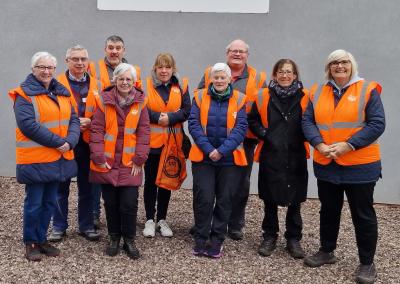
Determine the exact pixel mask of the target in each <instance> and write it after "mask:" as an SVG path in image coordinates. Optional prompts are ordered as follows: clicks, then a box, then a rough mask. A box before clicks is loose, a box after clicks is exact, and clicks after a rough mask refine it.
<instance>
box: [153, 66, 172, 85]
mask: <svg viewBox="0 0 400 284" xmlns="http://www.w3.org/2000/svg"><path fill="white" fill-rule="evenodd" d="M155 72H156V77H157V79H158V80H160V81H161V82H162V83H163V84H166V83H168V82H169V80H170V79H171V77H172V73H173V70H172V67H171V66H168V65H166V64H163V65H161V66H157V67H156V70H155Z"/></svg>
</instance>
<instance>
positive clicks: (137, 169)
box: [100, 161, 142, 176]
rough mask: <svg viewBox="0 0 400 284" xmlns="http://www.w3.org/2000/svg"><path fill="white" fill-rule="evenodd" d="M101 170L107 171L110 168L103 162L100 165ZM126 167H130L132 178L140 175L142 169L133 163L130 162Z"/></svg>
mask: <svg viewBox="0 0 400 284" xmlns="http://www.w3.org/2000/svg"><path fill="white" fill-rule="evenodd" d="M100 166H101V167H103V168H106V169H109V170H111V166H110V164H109V163H107V162H105V163H104V164H101V165H100ZM128 166H132V170H131V175H132V176H137V175H138V174H140V172H141V171H142V167H141V166H138V165H136V164H135V163H133V162H132V161H131V162H130V163H129V165H128Z"/></svg>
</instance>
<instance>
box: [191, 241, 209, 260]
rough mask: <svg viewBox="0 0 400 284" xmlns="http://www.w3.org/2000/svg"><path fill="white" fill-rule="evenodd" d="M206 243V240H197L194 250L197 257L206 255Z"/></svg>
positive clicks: (193, 252)
mask: <svg viewBox="0 0 400 284" xmlns="http://www.w3.org/2000/svg"><path fill="white" fill-rule="evenodd" d="M205 253H206V241H205V240H200V239H199V240H195V242H194V247H193V249H192V254H193V255H195V256H202V255H206V254H205Z"/></svg>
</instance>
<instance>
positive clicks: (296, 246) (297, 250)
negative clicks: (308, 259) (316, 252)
mask: <svg viewBox="0 0 400 284" xmlns="http://www.w3.org/2000/svg"><path fill="white" fill-rule="evenodd" d="M286 249H287V251H288V252H289V254H290V255H291V256H292V257H293V258H304V257H305V253H304V250H303V248H302V247H301V244H300V241H298V240H296V239H288V240H287V241H286Z"/></svg>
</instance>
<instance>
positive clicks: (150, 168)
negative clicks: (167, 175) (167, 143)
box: [143, 154, 171, 221]
mask: <svg viewBox="0 0 400 284" xmlns="http://www.w3.org/2000/svg"><path fill="white" fill-rule="evenodd" d="M160 156H161V154H149V158H148V159H147V161H146V164H145V165H144V172H145V177H146V179H145V182H144V191H143V199H144V209H145V211H146V218H147V220H150V219H153V220H154V215H155V213H156V202H157V221H160V220H165V219H166V217H167V211H168V204H169V200H170V198H171V191H170V190H168V189H164V188H161V187H158V186H157V185H156V178H157V171H158V164H159V162H160Z"/></svg>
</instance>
